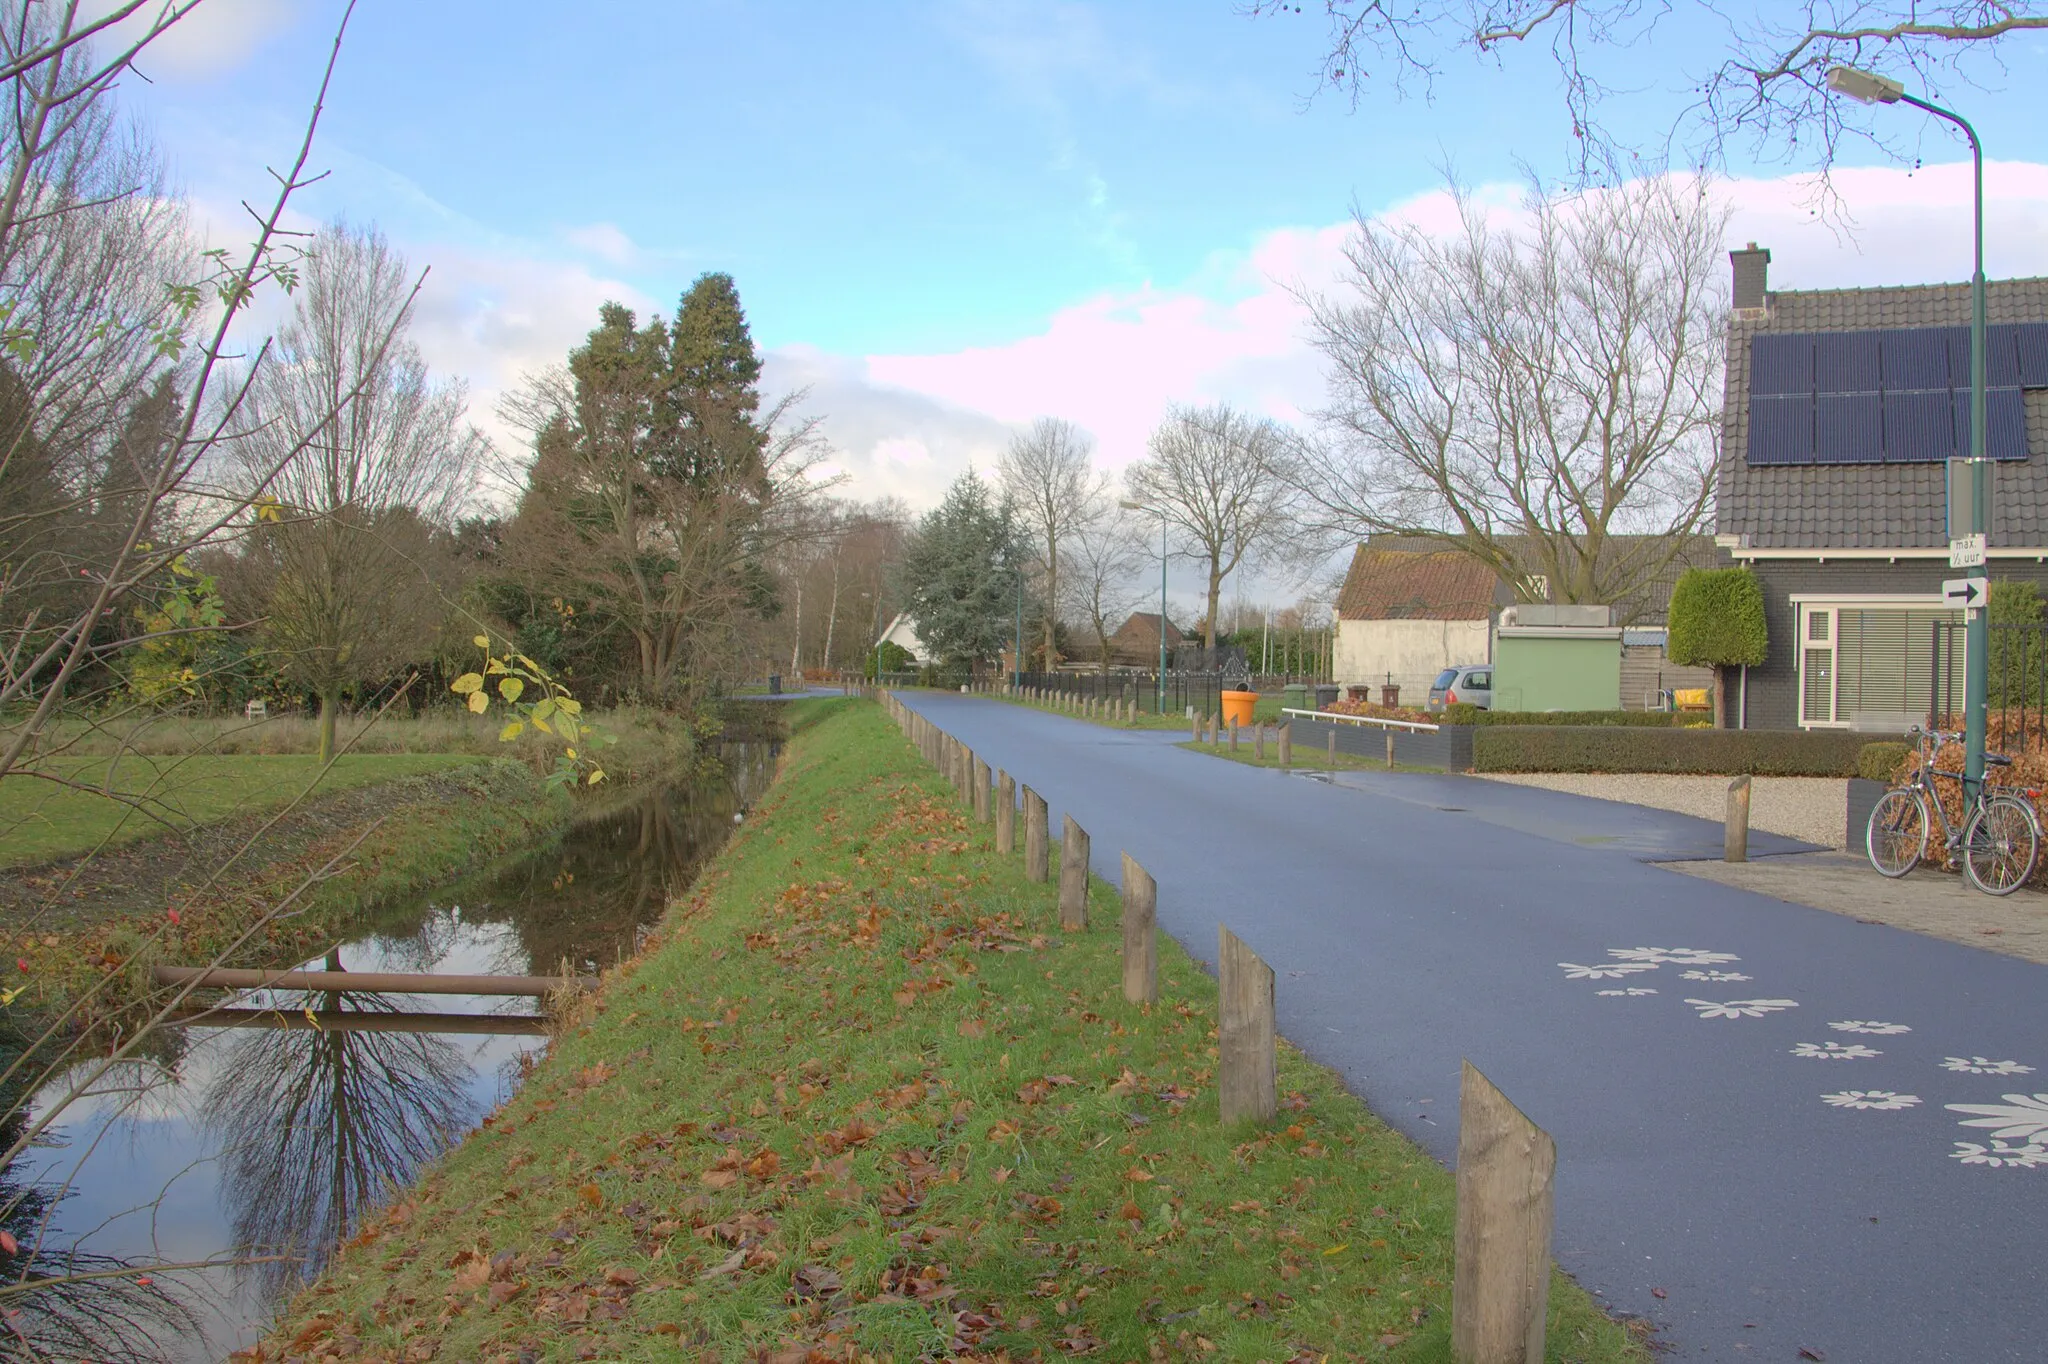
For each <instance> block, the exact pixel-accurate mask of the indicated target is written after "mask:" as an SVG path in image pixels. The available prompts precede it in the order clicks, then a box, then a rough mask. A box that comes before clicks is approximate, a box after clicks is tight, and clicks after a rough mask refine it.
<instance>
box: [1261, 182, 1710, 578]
mask: <svg viewBox="0 0 2048 1364" xmlns="http://www.w3.org/2000/svg"><path fill="white" fill-rule="evenodd" d="M1452 191H1453V193H1454V194H1455V195H1456V198H1457V204H1458V212H1459V224H1460V226H1459V230H1458V231H1457V232H1455V233H1453V234H1451V235H1449V236H1447V237H1443V238H1437V237H1433V236H1431V235H1429V234H1428V233H1427V232H1425V231H1423V230H1422V229H1420V228H1417V227H1414V226H1410V225H1401V224H1392V225H1390V224H1384V223H1377V222H1373V221H1371V220H1368V219H1365V218H1362V217H1361V218H1360V220H1359V223H1358V230H1357V232H1356V234H1355V235H1354V236H1353V237H1352V239H1351V241H1350V242H1349V244H1348V245H1347V246H1346V248H1345V253H1346V258H1347V260H1348V261H1349V263H1350V268H1349V271H1348V277H1347V280H1346V285H1347V287H1346V289H1345V290H1344V291H1343V292H1342V293H1340V294H1336V295H1328V296H1311V297H1309V298H1307V299H1306V300H1305V301H1306V302H1307V303H1308V305H1309V307H1310V309H1311V313H1312V316H1313V325H1314V332H1315V338H1316V343H1317V345H1318V347H1319V348H1320V349H1321V350H1322V352H1323V354H1324V356H1325V357H1326V359H1327V360H1328V362H1329V382H1330V399H1331V401H1330V407H1329V409H1328V410H1327V412H1325V413H1324V414H1323V415H1324V418H1325V420H1326V422H1327V424H1328V428H1329V432H1330V436H1331V439H1330V440H1329V441H1327V442H1325V443H1321V444H1319V445H1314V446H1311V447H1309V448H1308V449H1306V450H1305V452H1304V457H1303V460H1302V462H1301V465H1300V467H1299V474H1298V481H1299V483H1300V485H1301V488H1302V491H1303V493H1304V494H1305V495H1306V497H1307V498H1308V499H1309V500H1310V502H1311V503H1313V504H1314V505H1316V506H1317V507H1318V508H1319V509H1320V511H1321V512H1322V514H1323V517H1324V519H1325V524H1327V525H1331V526H1334V527H1336V528H1339V529H1341V530H1343V531H1345V532H1346V533H1348V534H1352V535H1357V534H1363V533H1370V532H1373V531H1381V532H1392V533H1396V534H1401V535H1410V536H1419V537H1423V538H1425V539H1430V540H1436V541H1440V542H1442V543H1443V544H1444V545H1445V546H1446V547H1455V548H1458V549H1462V550H1464V551H1465V552H1467V553H1469V554H1471V555H1473V556H1475V557H1477V558H1479V559H1480V560H1482V561H1483V562H1485V563H1486V564H1488V565H1489V566H1490V567H1492V569H1493V570H1494V572H1495V573H1496V574H1498V575H1499V577H1500V579H1501V580H1502V581H1503V582H1505V583H1508V584H1510V585H1513V586H1516V587H1517V588H1519V589H1522V590H1523V591H1525V592H1526V591H1528V590H1529V586H1530V583H1531V580H1532V579H1533V578H1536V577H1538V576H1540V577H1542V578H1543V579H1545V580H1546V585H1547V587H1548V589H1549V591H1548V595H1549V597H1550V598H1552V599H1554V600H1558V601H1564V602H1586V603H1610V604H1611V603H1613V602H1615V601H1618V600H1621V599H1622V598H1623V597H1624V596H1626V595H1627V593H1626V589H1628V588H1630V587H1631V586H1634V585H1637V584H1640V583H1641V582H1642V581H1644V580H1645V579H1646V578H1648V577H1651V576H1653V575H1655V574H1656V573H1657V572H1659V571H1660V570H1662V569H1663V568H1664V567H1666V566H1667V565H1668V564H1670V562H1671V561H1672V559H1673V558H1674V557H1675V556H1676V555H1678V554H1679V553H1681V552H1682V551H1683V549H1684V538H1683V537H1684V535H1685V534H1686V533H1687V532H1690V531H1692V530H1693V529H1694V528H1695V527H1697V526H1698V524H1699V522H1700V519H1701V517H1702V516H1703V515H1704V514H1705V512H1706V509H1707V506H1708V502H1709V498H1710V496H1711V490H1712V488H1711V474H1712V468H1713V456H1714V438H1715V430H1716V422H1717V413H1718V409H1719V398H1720V385H1721V379H1722V373H1721V369H1722V361H1721V356H1722V349H1721V348H1722V319H1723V316H1724V308H1725V298H1724V296H1723V285H1722V279H1721V275H1722V272H1721V269H1720V266H1719V261H1720V247H1721V232H1722V226H1723V224H1724V222H1725V215H1724V213H1723V211H1722V210H1720V209H1718V208H1716V207H1715V206H1714V205H1713V203H1712V202H1711V201H1710V200H1709V198H1708V196H1707V194H1706V193H1705V190H1704V188H1703V187H1702V186H1700V185H1699V184H1698V183H1697V182H1694V181H1690V180H1682V179H1677V178H1671V177H1658V178H1655V179H1650V180H1641V181H1635V182H1632V183H1630V184H1627V185H1624V186H1623V187H1622V188H1620V189H1616V190H1602V191H1591V192H1587V193H1585V194H1582V195H1578V196H1569V197H1568V196H1559V195H1554V194H1549V193H1545V192H1543V191H1542V190H1541V189H1540V188H1539V189H1536V190H1532V191H1531V193H1530V195H1529V197H1528V200H1527V202H1526V205H1525V208H1524V213H1523V215H1522V216H1523V220H1524V224H1525V225H1523V226H1520V227H1515V226H1500V225H1497V224H1495V223H1494V222H1492V221H1490V220H1489V218H1488V216H1487V214H1486V212H1485V211H1484V209H1483V208H1482V207H1481V206H1480V205H1478V204H1477V203H1475V202H1473V201H1472V199H1471V198H1470V197H1469V196H1468V195H1466V194H1465V193H1464V191H1463V190H1462V189H1460V188H1459V187H1458V186H1457V185H1456V184H1455V183H1453V185H1452ZM1624 535H1626V536H1627V537H1628V538H1626V539H1623V538H1617V537H1621V536H1624Z"/></svg>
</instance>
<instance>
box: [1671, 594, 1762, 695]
mask: <svg viewBox="0 0 2048 1364" xmlns="http://www.w3.org/2000/svg"><path fill="white" fill-rule="evenodd" d="M1667 629H1668V633H1667V634H1666V636H1665V640H1664V655H1665V657H1667V658H1669V659H1670V660H1671V661H1672V662H1673V663H1676V664H1678V665H1679V666H1681V667H1689V668H1700V667H1703V668H1712V669H1713V670H1714V723H1715V724H1717V725H1720V724H1725V723H1727V719H1726V716H1727V693H1728V688H1727V685H1726V683H1725V681H1724V679H1723V677H1722V669H1724V668H1735V667H1751V668H1753V667H1756V666H1757V665H1758V664H1760V663H1762V662H1763V661H1764V659H1765V657H1766V656H1767V655H1768V653H1769V649H1770V632H1769V629H1768V628H1767V626H1766V625H1765V623H1764V588H1763V584H1762V583H1760V582H1758V581H1757V577H1756V574H1754V573H1751V572H1750V571H1749V570H1748V569H1746V568H1689V569H1687V570H1686V571H1685V572H1684V573H1683V574H1682V575H1680V577H1679V579H1678V585H1677V586H1676V587H1673V588H1672V589H1671V611H1670V615H1669V618H1668V627H1667Z"/></svg>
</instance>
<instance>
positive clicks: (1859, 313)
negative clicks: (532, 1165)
mask: <svg viewBox="0 0 2048 1364" xmlns="http://www.w3.org/2000/svg"><path fill="white" fill-rule="evenodd" d="M1766 301H1767V305H1768V306H1767V307H1765V308H1762V309H1748V310H1744V311H1742V312H1738V313H1736V314H1734V315H1733V317H1732V318H1731V320H1730V322H1729V326H1728V369H1727V376H1726V379H1725V381H1724V387H1723V404H1722V410H1721V433H1722V436H1721V456H1720V460H1719V463H1718V465H1717V467H1716V469H1715V487H1714V491H1715V498H1714V523H1715V529H1716V530H1717V531H1719V532H1720V533H1721V534H1723V535H1739V536H1742V537H1744V542H1745V543H1746V544H1747V545H1748V546H1750V547H1751V548H1756V549H1786V548H1824V549H1905V548H1924V547H1929V546H1939V545H1944V544H1946V543H1947V529H1946V520H1947V518H1946V508H1947V483H1946V477H1947V475H1946V468H1945V466H1944V465H1943V464H1941V463H1939V462H1929V463H1919V464H1891V463H1876V464H1797V465H1755V464H1751V463H1750V462H1749V405H1750V354H1751V347H1752V343H1753V342H1754V341H1755V339H1756V338H1757V337H1759V336H1768V335H1773V334H1778V333H1785V332H1859V331H1861V332H1868V331H1878V330H1885V329H1891V328H1909V327H1956V326H1967V325H1968V324H1969V321H1970V286H1969V285H1967V284H1920V285H1909V286H1904V287H1898V288H1886V289H1813V290H1787V291H1780V292H1777V293H1772V294H1768V295H1766ZM1985 313H1986V317H1987V320H1988V321H1989V322H1990V323H1991V324H1992V325H1994V326H1995V325H1998V324H2000V323H2009V322H2017V323H2027V322H2048V278H2041V279H2010V280H1993V281H1991V282H1990V283H1989V284H1988V285H1987V286H1986V288H1985ZM2022 410H2023V413H2024V423H2025V428H2026V448H2027V457H2026V459H2025V461H2024V462H2022V461H2017V460H2015V461H2012V462H2009V463H2007V462H2001V463H2000V464H1999V465H1998V467H1997V469H1996V470H1995V472H1994V474H1993V478H1994V479H1995V480H1996V486H1997V491H1996V494H1995V495H1994V496H1993V498H1992V522H1991V542H1992V543H1993V544H2005V545H2023V546H2038V545H2048V389H2026V390H2025V391H2024V393H2023V395H2022ZM1987 425H1988V423H1987Z"/></svg>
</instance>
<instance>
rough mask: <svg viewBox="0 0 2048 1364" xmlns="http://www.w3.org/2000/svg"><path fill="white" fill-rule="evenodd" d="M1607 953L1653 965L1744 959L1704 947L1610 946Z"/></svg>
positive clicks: (1692, 964)
mask: <svg viewBox="0 0 2048 1364" xmlns="http://www.w3.org/2000/svg"><path fill="white" fill-rule="evenodd" d="M1607 955H1608V956H1610V957H1613V958H1614V959H1615V960H1616V961H1646V962H1649V963H1651V964H1652V965H1657V964H1659V963H1662V962H1667V961H1668V962H1675V963H1676V964H1678V965H1680V966H1715V965H1718V964H1720V963H1721V962H1726V961H1741V960H1742V958H1740V957H1738V956H1736V955H1735V954H1734V953H1733V952H1709V951H1707V950H1706V949H1705V948H1702V947H1610V948H1608V949H1607Z"/></svg>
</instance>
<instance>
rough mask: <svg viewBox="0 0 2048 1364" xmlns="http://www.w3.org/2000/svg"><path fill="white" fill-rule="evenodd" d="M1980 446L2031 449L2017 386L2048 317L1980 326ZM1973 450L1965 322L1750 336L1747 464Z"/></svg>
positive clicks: (2047, 380) (1919, 460)
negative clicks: (1982, 328)
mask: <svg viewBox="0 0 2048 1364" xmlns="http://www.w3.org/2000/svg"><path fill="white" fill-rule="evenodd" d="M1985 341H1986V355H1985V366H1984V371H1985V386H1986V392H1985V414H1984V416H1985V421H1984V440H1985V453H1986V454H1988V455H1990V457H1991V458H1993V459H2006V460H2016V459H2025V458H2026V457H2027V431H2026V419H2025V414H2024V407H2023V404H2022V400H2021V396H2020V391H2021V390H2022V389H2028V388H2048V322H2026V323H2017V324H2013V323H2008V324H2002V325H1999V326H1995V327H1990V328H1987V329H1986V336H1985ZM1969 452H1970V329H1969V328H1968V327H1897V328H1891V329H1888V330H1883V331H1858V332H1783V333H1765V334H1763V335H1759V336H1757V337H1754V338H1753V339H1752V340H1751V341H1750V343H1749V462H1750V463H1751V464H1924V463H1928V462H1931V461H1935V460H1944V459H1953V458H1956V457H1957V456H1960V455H1967V454H1968V453H1969Z"/></svg>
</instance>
